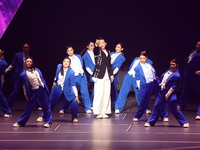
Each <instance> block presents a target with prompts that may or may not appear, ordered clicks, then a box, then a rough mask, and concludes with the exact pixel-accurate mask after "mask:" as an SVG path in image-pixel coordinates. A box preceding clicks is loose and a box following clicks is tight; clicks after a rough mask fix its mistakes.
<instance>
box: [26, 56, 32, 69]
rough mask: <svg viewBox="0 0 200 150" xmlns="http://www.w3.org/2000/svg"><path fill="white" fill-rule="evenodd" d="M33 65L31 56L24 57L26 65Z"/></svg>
mask: <svg viewBox="0 0 200 150" xmlns="http://www.w3.org/2000/svg"><path fill="white" fill-rule="evenodd" d="M32 65H33V60H32V59H31V58H28V59H26V67H27V68H30V67H31V66H32Z"/></svg>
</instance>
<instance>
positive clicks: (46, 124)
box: [43, 123, 51, 128]
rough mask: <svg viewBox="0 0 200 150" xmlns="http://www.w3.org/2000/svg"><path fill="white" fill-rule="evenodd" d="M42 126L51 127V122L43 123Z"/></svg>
mask: <svg viewBox="0 0 200 150" xmlns="http://www.w3.org/2000/svg"><path fill="white" fill-rule="evenodd" d="M43 126H44V127H45V128H50V127H51V124H48V123H45V124H44V125H43Z"/></svg>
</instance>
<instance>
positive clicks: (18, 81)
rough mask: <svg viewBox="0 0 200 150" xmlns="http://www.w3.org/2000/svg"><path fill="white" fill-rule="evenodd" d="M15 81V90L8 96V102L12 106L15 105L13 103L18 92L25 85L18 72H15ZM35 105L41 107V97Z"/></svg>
mask: <svg viewBox="0 0 200 150" xmlns="http://www.w3.org/2000/svg"><path fill="white" fill-rule="evenodd" d="M13 81H14V83H13V90H12V92H11V93H10V95H9V97H8V104H9V107H10V108H12V107H13V105H14V103H15V101H16V99H17V96H18V93H19V91H20V90H21V89H22V86H23V83H22V80H21V77H20V76H19V75H18V74H16V73H15V75H13ZM35 107H41V104H40V100H39V99H38V100H37V103H36V105H35Z"/></svg>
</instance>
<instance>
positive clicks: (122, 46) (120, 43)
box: [116, 42, 124, 48]
mask: <svg viewBox="0 0 200 150" xmlns="http://www.w3.org/2000/svg"><path fill="white" fill-rule="evenodd" d="M118 44H119V45H120V46H121V48H124V45H123V43H122V42H119V43H117V44H116V45H118Z"/></svg>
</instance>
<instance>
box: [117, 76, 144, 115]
mask: <svg viewBox="0 0 200 150" xmlns="http://www.w3.org/2000/svg"><path fill="white" fill-rule="evenodd" d="M131 87H133V89H134V92H135V99H136V101H137V103H138V105H139V104H140V102H141V97H140V95H139V90H138V89H136V87H135V86H133V77H132V75H129V74H128V73H127V74H126V75H125V77H124V80H123V82H122V86H121V88H120V91H119V95H118V98H117V100H116V103H115V110H116V109H119V111H120V112H121V111H122V110H123V108H124V106H125V103H126V99H127V96H128V93H129V92H130V90H131Z"/></svg>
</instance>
